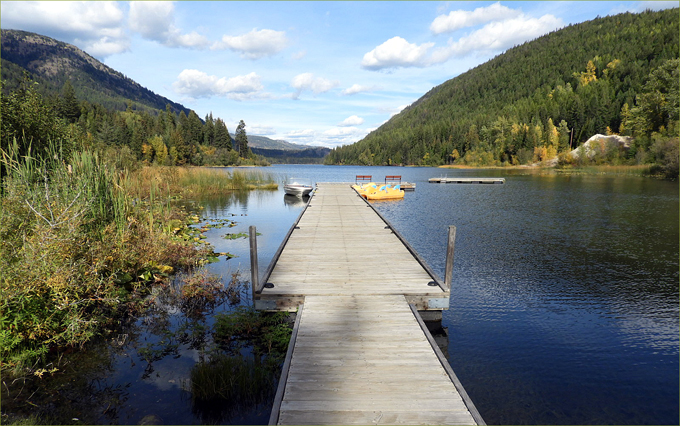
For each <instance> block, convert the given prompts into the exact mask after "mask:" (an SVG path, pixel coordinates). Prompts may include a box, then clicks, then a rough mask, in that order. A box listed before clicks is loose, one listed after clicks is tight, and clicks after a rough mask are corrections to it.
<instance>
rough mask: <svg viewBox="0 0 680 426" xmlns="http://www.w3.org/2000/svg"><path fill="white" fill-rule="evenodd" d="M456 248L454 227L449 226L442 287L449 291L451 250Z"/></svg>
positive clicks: (451, 264) (451, 268) (451, 265)
mask: <svg viewBox="0 0 680 426" xmlns="http://www.w3.org/2000/svg"><path fill="white" fill-rule="evenodd" d="M455 246H456V227H455V226H453V225H449V243H448V245H447V246H446V269H445V271H444V286H446V289H447V290H449V291H451V278H452V271H453V249H454V248H455Z"/></svg>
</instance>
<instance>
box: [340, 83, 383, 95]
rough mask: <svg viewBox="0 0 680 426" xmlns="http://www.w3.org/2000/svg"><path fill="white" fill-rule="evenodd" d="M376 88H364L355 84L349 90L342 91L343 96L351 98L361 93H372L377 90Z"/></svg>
mask: <svg viewBox="0 0 680 426" xmlns="http://www.w3.org/2000/svg"><path fill="white" fill-rule="evenodd" d="M375 89H376V87H375V86H362V85H360V84H353V85H351V86H350V87H348V88H347V89H345V90H343V91H342V94H343V95H346V96H349V95H356V94H357V93H361V92H371V91H373V90H375Z"/></svg>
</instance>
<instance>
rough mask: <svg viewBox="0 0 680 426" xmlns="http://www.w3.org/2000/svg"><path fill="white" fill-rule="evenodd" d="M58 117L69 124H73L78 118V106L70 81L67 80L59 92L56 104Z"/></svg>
mask: <svg viewBox="0 0 680 426" xmlns="http://www.w3.org/2000/svg"><path fill="white" fill-rule="evenodd" d="M58 108H59V116H60V117H62V118H64V119H66V121H68V122H69V123H75V122H76V121H78V118H79V117H80V105H79V103H78V98H76V92H75V90H73V85H71V80H70V79H67V80H66V82H65V83H64V87H63V89H62V91H61V98H60V99H59V103H58Z"/></svg>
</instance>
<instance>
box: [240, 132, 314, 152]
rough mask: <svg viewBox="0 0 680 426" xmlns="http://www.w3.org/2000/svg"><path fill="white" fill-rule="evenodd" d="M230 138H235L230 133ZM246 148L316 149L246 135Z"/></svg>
mask: <svg viewBox="0 0 680 426" xmlns="http://www.w3.org/2000/svg"><path fill="white" fill-rule="evenodd" d="M230 136H231V138H232V139H235V138H236V136H235V135H234V134H233V133H230ZM248 146H249V147H250V148H260V149H276V150H282V151H302V150H305V149H308V148H318V147H311V146H308V145H299V144H296V143H292V142H288V141H284V140H282V139H271V138H268V137H266V136H256V135H248Z"/></svg>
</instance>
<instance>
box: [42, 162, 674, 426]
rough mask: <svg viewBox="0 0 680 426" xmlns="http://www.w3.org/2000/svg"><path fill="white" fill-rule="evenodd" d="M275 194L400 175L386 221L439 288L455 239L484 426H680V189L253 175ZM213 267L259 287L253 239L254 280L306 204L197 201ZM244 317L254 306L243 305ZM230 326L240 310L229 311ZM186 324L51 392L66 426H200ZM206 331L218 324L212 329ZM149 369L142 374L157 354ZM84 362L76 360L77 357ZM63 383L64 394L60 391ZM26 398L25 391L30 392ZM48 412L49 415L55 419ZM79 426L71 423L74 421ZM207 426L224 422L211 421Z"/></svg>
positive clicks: (462, 336)
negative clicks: (286, 187)
mask: <svg viewBox="0 0 680 426" xmlns="http://www.w3.org/2000/svg"><path fill="white" fill-rule="evenodd" d="M255 171H258V172H265V173H270V174H272V175H273V176H274V177H275V178H276V179H279V180H280V182H281V183H283V182H285V181H286V179H287V178H289V177H300V178H310V179H311V180H313V181H315V182H342V181H352V180H353V179H354V176H355V175H358V174H362V175H373V177H374V179H375V180H376V181H381V180H382V179H383V178H384V176H385V175H402V177H403V179H404V180H408V181H410V182H415V183H416V184H417V188H416V190H415V191H414V192H407V193H406V196H405V198H404V199H403V200H398V201H383V202H376V203H375V205H376V206H377V208H378V209H379V210H380V211H381V213H382V214H383V215H384V216H386V217H387V219H388V220H389V221H390V222H391V223H392V224H393V225H394V226H395V227H396V228H397V229H398V230H399V232H400V233H401V234H402V235H403V236H404V237H405V238H406V239H407V240H408V241H409V243H410V244H411V245H412V246H413V247H414V248H415V249H416V250H417V251H418V253H419V254H420V255H421V256H422V257H423V258H424V259H425V261H426V262H427V263H428V264H429V265H430V266H431V267H432V268H433V270H434V271H435V272H436V273H437V274H438V275H440V276H442V277H443V275H444V263H445V252H446V239H447V230H448V226H449V225H455V226H456V228H457V237H456V246H455V262H454V270H453V272H454V274H453V282H452V289H451V303H450V308H449V310H448V311H446V312H445V313H444V316H443V321H442V325H443V326H444V327H446V328H447V330H448V339H449V340H448V341H449V343H448V356H449V361H450V363H451V365H452V367H453V369H454V371H455V372H456V374H457V375H458V377H459V378H460V380H461V382H462V383H463V385H464V387H465V389H466V390H467V392H468V394H469V395H470V397H471V399H472V400H473V402H474V403H475V405H476V406H477V408H478V410H479V411H480V413H481V415H482V417H483V418H484V420H485V421H486V422H487V423H489V424H678V420H679V416H680V413H679V411H678V400H679V391H678V389H679V388H678V383H679V380H680V377H679V372H678V358H679V353H678V346H679V337H678V336H679V325H678V322H679V318H678V315H679V313H678V311H679V309H678V307H679V300H678V279H679V277H678V269H679V264H678V258H679V255H678V242H679V234H678V222H679V213H678V185H677V183H673V182H665V181H659V180H654V179H649V178H638V177H616V176H592V175H590V176H586V175H581V176H579V175H559V174H554V173H553V174H550V173H548V174H543V175H539V174H535V173H531V172H528V171H527V172H522V171H480V170H448V171H447V170H443V169H435V168H397V167H354V166H292V165H291V166H283V165H281V166H273V167H270V168H262V169H255ZM442 175H450V176H454V175H455V176H461V175H463V176H502V177H505V178H506V183H505V184H504V185H464V184H434V183H433V184H430V183H428V182H427V179H428V178H431V177H439V176H442ZM198 205H200V206H202V207H203V210H202V211H203V213H202V216H203V217H204V218H206V219H223V218H229V219H232V220H235V221H236V222H237V224H236V226H235V227H233V228H223V229H211V230H210V231H208V232H207V233H206V235H207V241H208V242H210V243H211V244H212V245H213V246H214V248H215V250H216V251H217V252H230V253H232V254H235V255H236V256H237V257H235V258H233V259H231V260H228V261H225V260H221V261H220V262H219V263H216V264H212V265H210V271H212V272H213V273H216V274H219V275H222V276H223V277H224V281H225V282H227V281H228V280H229V278H230V277H231V275H232V274H233V273H235V272H240V273H241V276H242V278H243V279H244V280H245V281H248V280H249V277H250V271H249V268H250V260H249V254H248V251H249V249H248V247H249V245H248V240H247V239H238V240H225V239H223V238H222V236H223V235H224V234H225V233H239V232H245V233H247V232H248V227H249V226H250V225H254V226H256V227H257V231H258V232H259V233H260V234H261V235H260V236H259V237H258V249H259V263H260V275H262V274H263V273H264V271H265V269H266V267H267V265H268V264H269V262H270V261H271V259H272V257H273V255H274V253H275V251H276V250H277V248H278V247H279V245H280V244H281V241H282V240H283V238H284V236H285V235H286V233H287V231H288V229H289V228H290V226H291V224H292V223H293V222H294V221H295V219H296V218H297V217H298V215H299V214H300V212H301V211H302V208H303V206H304V204H303V203H302V202H297V201H296V200H295V199H290V198H287V197H284V194H283V186H282V185H281V186H280V188H279V190H278V191H253V192H250V193H247V194H239V195H225V196H224V197H223V198H220V199H210V200H201V201H200V202H198ZM242 303H243V304H249V303H250V300H249V295H248V294H247V292H246V293H245V294H244V297H243V301H242ZM220 309H222V310H229V309H231V307H221V308H220ZM182 321H184V319H183V317H182V316H181V315H179V313H177V312H173V311H172V310H170V311H163V312H160V313H159V314H158V315H157V318H155V319H154V320H150V319H149V318H145V317H141V318H139V319H138V321H137V322H136V323H135V326H134V327H132V328H131V329H130V331H129V333H130V335H129V336H127V337H126V338H125V340H124V341H122V342H121V341H116V339H110V341H107V342H103V343H102V344H101V345H100V346H97V347H95V348H93V349H90V350H89V351H85V352H84V353H83V354H82V360H80V361H74V362H72V363H71V365H72V366H74V367H73V368H74V369H75V371H74V374H73V375H68V374H65V375H64V376H61V377H58V378H56V379H54V380H55V382H56V383H54V384H52V385H51V388H50V389H51V390H49V391H46V393H47V396H46V397H45V398H44V399H45V400H46V402H43V403H44V404H53V409H52V412H53V415H54V416H55V418H56V419H58V420H59V421H60V422H61V423H75V424H78V423H119V424H136V423H139V422H141V421H143V419H145V418H146V419H147V420H148V419H149V418H150V417H149V416H152V417H151V419H152V420H155V421H158V420H159V419H160V420H161V421H162V422H164V423H166V424H200V423H205V422H206V421H208V420H206V419H207V418H208V417H206V410H205V407H197V406H193V405H192V402H191V394H190V391H189V390H188V389H190V386H189V385H188V382H187V380H188V378H189V372H190V371H191V368H192V367H193V366H194V365H195V364H196V363H197V362H200V361H201V360H202V359H203V356H204V355H205V354H204V353H203V351H202V349H201V348H200V345H198V346H197V345H192V344H190V343H187V342H178V341H176V337H175V336H176V334H173V333H174V332H176V330H177V329H178V328H179V327H181V326H182ZM204 325H205V326H206V327H209V326H210V319H208V320H207V321H206V323H205V324H204ZM150 352H151V353H152V354H156V355H157V356H156V358H153V359H152V361H151V362H149V353H150ZM79 356H80V355H79ZM60 381H62V382H63V383H60ZM31 392H32V390H31ZM48 411H49V410H48ZM268 418H269V405H268V404H261V405H258V406H253V407H241V408H240V409H239V410H238V411H237V412H236V413H232V414H231V415H229V416H224V417H222V418H221V419H219V422H220V423H223V424H229V423H231V424H266V423H267V421H268ZM76 419H77V420H76ZM211 421H215V420H214V418H213V420H211Z"/></svg>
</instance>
